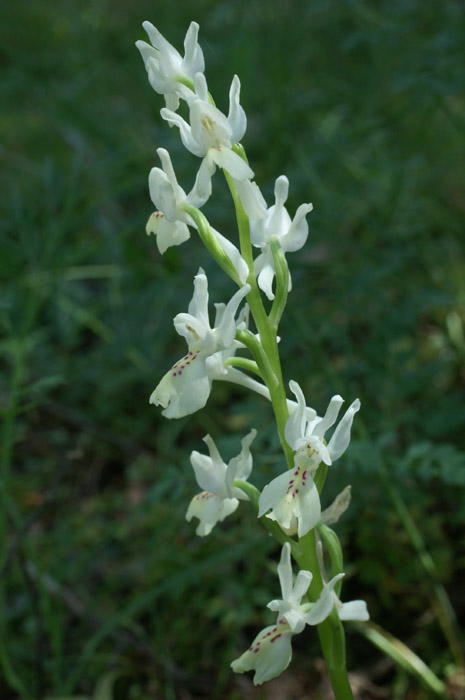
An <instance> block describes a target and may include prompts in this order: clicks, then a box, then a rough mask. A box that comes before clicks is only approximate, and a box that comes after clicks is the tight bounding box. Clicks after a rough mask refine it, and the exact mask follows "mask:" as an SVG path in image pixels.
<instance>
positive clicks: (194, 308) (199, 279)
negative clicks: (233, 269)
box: [188, 267, 210, 328]
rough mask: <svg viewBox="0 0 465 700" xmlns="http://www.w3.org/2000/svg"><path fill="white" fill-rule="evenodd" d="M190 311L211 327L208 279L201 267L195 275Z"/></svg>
mask: <svg viewBox="0 0 465 700" xmlns="http://www.w3.org/2000/svg"><path fill="white" fill-rule="evenodd" d="M188 312H189V313H190V314H192V316H195V317H196V318H198V319H199V321H201V322H202V323H203V324H204V325H205V326H207V327H208V328H210V319H209V318H208V280H207V276H206V274H205V273H204V271H203V270H202V268H201V267H199V270H198V272H197V274H196V275H195V277H194V294H193V296H192V299H191V301H190V302H189V307H188Z"/></svg>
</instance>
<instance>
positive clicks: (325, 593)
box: [305, 574, 344, 625]
mask: <svg viewBox="0 0 465 700" xmlns="http://www.w3.org/2000/svg"><path fill="white" fill-rule="evenodd" d="M343 577H344V574H338V575H337V576H334V577H333V578H332V579H331V581H329V583H327V584H325V586H324V588H323V590H322V592H321V594H320V597H319V598H318V600H317V601H316V603H315V605H314V606H313V608H312V609H311V610H310V612H308V613H305V621H306V623H307V625H319V624H320V622H323V620H325V619H326V618H327V617H328V615H329V614H330V612H331V610H332V609H333V607H334V604H335V602H336V599H335V596H334V595H333V589H334V586H335V585H336V583H337V582H338V581H340V580H341V578H343Z"/></svg>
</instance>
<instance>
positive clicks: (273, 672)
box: [231, 620, 293, 685]
mask: <svg viewBox="0 0 465 700" xmlns="http://www.w3.org/2000/svg"><path fill="white" fill-rule="evenodd" d="M292 635H293V632H292V631H291V629H290V627H289V625H288V624H287V622H286V621H285V620H278V621H277V622H276V624H275V625H271V626H270V627H265V629H263V630H262V631H261V632H260V633H259V634H258V635H257V636H256V637H255V639H254V640H253V642H252V644H251V645H250V647H249V649H248V650H247V651H246V652H244V653H243V654H242V656H239V658H238V659H234V661H233V662H232V663H231V668H232V670H233V671H234V672H235V673H244V672H245V671H255V675H254V677H253V682H254V685H261V684H262V683H265V681H270V680H271V679H272V678H276V677H277V676H279V675H281V673H282V672H283V671H285V670H286V668H287V667H288V666H289V664H290V663H291V659H292V646H291V638H292Z"/></svg>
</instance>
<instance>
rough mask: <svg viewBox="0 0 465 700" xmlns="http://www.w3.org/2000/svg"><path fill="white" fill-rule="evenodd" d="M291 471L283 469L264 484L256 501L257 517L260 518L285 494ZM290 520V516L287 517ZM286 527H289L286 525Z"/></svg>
mask: <svg viewBox="0 0 465 700" xmlns="http://www.w3.org/2000/svg"><path fill="white" fill-rule="evenodd" d="M292 474H293V472H292V471H285V472H284V473H283V474H280V475H279V476H277V477H276V478H275V479H273V480H272V481H270V483H269V484H267V485H266V486H265V488H264V489H263V491H262V492H261V494H260V498H259V501H258V517H259V518H261V517H262V515H264V514H265V513H266V512H267V511H268V510H270V509H272V508H274V507H275V506H276V505H277V504H278V503H279V502H280V501H281V500H282V499H283V498H284V496H285V495H286V491H287V489H288V487H289V481H290V480H291V479H292ZM289 520H290V517H289ZM286 527H289V526H288V525H287V526H286Z"/></svg>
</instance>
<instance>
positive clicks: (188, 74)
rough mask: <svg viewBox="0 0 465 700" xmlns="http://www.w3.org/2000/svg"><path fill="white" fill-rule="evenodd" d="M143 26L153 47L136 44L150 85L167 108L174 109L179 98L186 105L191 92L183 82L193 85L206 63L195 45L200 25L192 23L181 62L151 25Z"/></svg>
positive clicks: (176, 53) (173, 49) (173, 50)
mask: <svg viewBox="0 0 465 700" xmlns="http://www.w3.org/2000/svg"><path fill="white" fill-rule="evenodd" d="M142 26H143V27H144V29H145V31H146V32H147V34H148V36H149V39H150V41H151V43H152V46H150V44H147V43H146V42H145V41H136V46H137V48H138V49H139V51H140V52H141V54H142V58H143V60H144V63H145V68H146V70H147V73H148V78H149V82H150V85H151V86H152V87H153V89H154V90H155V91H156V92H158V93H159V94H160V95H165V101H166V106H167V107H169V108H170V109H177V108H178V106H179V98H180V97H181V98H182V99H184V100H186V101H187V102H189V101H190V99H191V98H192V97H193V95H194V93H193V91H192V90H191V89H190V88H189V87H187V86H186V85H184V84H183V83H184V82H193V80H194V76H195V74H196V73H203V71H204V69H205V62H204V58H203V53H202V49H201V48H200V46H199V44H198V42H197V36H198V32H199V25H198V24H197V22H191V23H190V25H189V29H188V30H187V33H186V38H185V39H184V49H185V55H184V58H182V57H181V55H180V54H179V53H178V51H176V49H175V48H174V47H173V46H171V44H170V43H169V42H168V41H166V39H165V38H164V37H163V36H162V35H161V34H160V32H159V31H158V29H156V28H155V27H154V26H153V24H151V23H150V22H143V24H142Z"/></svg>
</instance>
